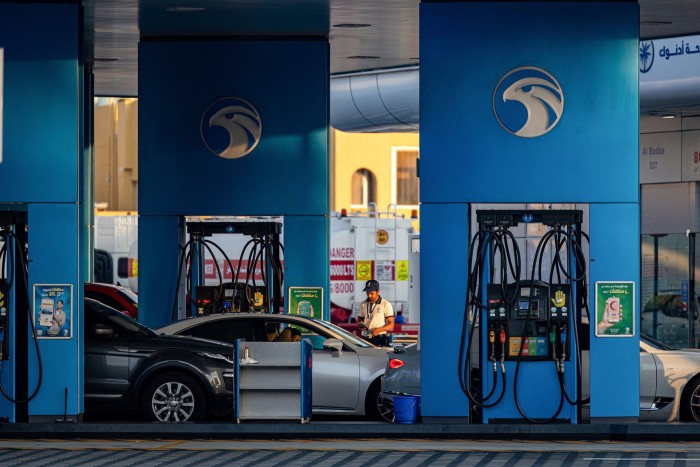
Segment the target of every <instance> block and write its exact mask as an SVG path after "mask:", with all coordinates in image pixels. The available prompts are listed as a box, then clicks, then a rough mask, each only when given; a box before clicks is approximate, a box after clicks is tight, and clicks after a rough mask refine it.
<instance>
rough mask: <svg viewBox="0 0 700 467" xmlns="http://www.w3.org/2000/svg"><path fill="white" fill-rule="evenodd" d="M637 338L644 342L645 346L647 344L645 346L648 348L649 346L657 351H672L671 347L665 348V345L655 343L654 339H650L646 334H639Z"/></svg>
mask: <svg viewBox="0 0 700 467" xmlns="http://www.w3.org/2000/svg"><path fill="white" fill-rule="evenodd" d="M639 338H640V339H641V340H642V341H644V343H645V344H647V345H649V346H651V347H654V348H655V349H657V350H672V349H671V347H669V346H667V345H666V344H663V343H661V342H659V341H657V340H656V339H654V338H653V337H651V336H649V335H647V334H644V333H641V334H640V335H639Z"/></svg>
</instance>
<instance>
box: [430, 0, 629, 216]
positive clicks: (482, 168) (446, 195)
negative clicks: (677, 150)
mask: <svg viewBox="0 0 700 467" xmlns="http://www.w3.org/2000/svg"><path fill="white" fill-rule="evenodd" d="M420 25H421V32H420V34H421V50H420V56H421V81H420V88H421V91H420V98H421V103H420V112H421V117H420V120H421V146H422V147H421V153H422V154H423V155H424V156H426V157H423V158H422V159H421V202H422V203H425V202H455V201H463V202H554V201H556V202H604V201H611V200H612V201H617V202H635V201H636V200H637V198H638V191H639V186H638V171H637V170H636V167H637V164H638V161H637V159H638V154H637V144H638V143H637V141H638V135H639V131H638V112H639V100H638V56H637V55H638V27H639V13H638V5H637V4H636V2H610V3H607V2H606V3H602V2H601V3H591V2H542V3H538V2H493V3H489V2H459V3H458V2H455V3H427V4H426V3H423V4H421V22H420ZM455 57H462V59H457V60H455ZM525 66H532V67H539V68H542V69H544V70H546V71H547V72H549V73H550V74H551V75H552V76H554V77H555V78H556V80H557V81H558V82H559V84H560V86H561V88H562V91H563V95H564V99H563V100H564V107H563V113H562V115H561V118H560V120H559V122H558V124H557V125H556V126H554V128H553V129H552V130H551V131H549V132H548V133H546V134H544V135H543V136H540V137H530V138H523V137H518V136H515V135H513V134H511V133H509V132H507V131H506V130H504V129H503V128H502V127H501V125H500V124H499V122H498V120H497V119H496V118H495V115H494V110H493V106H494V90H495V89H496V88H497V85H498V84H499V80H501V78H502V77H504V75H506V74H507V73H508V72H510V71H511V70H514V69H516V68H518V67H525ZM495 101H496V102H497V103H499V104H500V103H502V94H501V93H500V92H499V94H498V95H497V96H496V97H495ZM511 104H512V105H514V106H515V107H516V108H518V107H519V106H520V105H519V104H518V103H515V102H511ZM521 118H523V117H522V116H521ZM446 168H449V170H445V169H446Z"/></svg>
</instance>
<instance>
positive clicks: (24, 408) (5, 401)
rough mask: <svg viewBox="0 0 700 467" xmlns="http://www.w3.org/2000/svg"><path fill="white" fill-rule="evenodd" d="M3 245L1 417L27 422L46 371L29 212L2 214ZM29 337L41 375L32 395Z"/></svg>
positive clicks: (0, 261)
mask: <svg viewBox="0 0 700 467" xmlns="http://www.w3.org/2000/svg"><path fill="white" fill-rule="evenodd" d="M0 243H1V245H0V393H1V394H2V397H0V417H1V418H2V419H3V420H6V421H12V422H27V421H28V419H29V405H28V404H29V401H31V400H32V399H34V397H35V396H36V395H37V393H38V392H39V389H40V387H41V383H42V375H43V368H42V364H41V352H40V351H39V344H38V340H37V336H36V335H35V334H34V327H33V326H31V310H30V307H29V282H28V265H27V249H26V247H27V215H26V212H21V211H5V212H0ZM30 330H31V331H30ZM30 336H31V337H32V341H33V344H34V345H33V347H34V350H35V355H36V357H37V359H38V371H39V374H38V379H37V382H36V386H35V387H34V388H32V391H31V394H30V389H29V382H28V381H29V374H28V372H29V355H30V351H29V348H30V347H29V341H30V339H29V338H30ZM32 353H34V352H32Z"/></svg>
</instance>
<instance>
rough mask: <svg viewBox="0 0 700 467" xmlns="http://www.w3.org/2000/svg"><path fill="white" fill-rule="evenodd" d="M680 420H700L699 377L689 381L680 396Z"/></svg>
mask: <svg viewBox="0 0 700 467" xmlns="http://www.w3.org/2000/svg"><path fill="white" fill-rule="evenodd" d="M680 412H681V420H682V421H687V422H700V378H695V379H693V380H692V381H690V382H689V383H688V384H687V385H686V387H685V390H684V391H683V396H682V397H681V407H680Z"/></svg>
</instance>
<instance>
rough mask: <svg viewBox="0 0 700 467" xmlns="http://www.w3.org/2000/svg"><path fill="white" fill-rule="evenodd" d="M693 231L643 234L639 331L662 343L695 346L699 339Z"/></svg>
mask: <svg viewBox="0 0 700 467" xmlns="http://www.w3.org/2000/svg"><path fill="white" fill-rule="evenodd" d="M695 241H696V235H695V234H694V233H688V234H664V235H642V252H641V255H642V258H641V264H642V274H641V277H642V285H641V303H642V310H641V318H642V325H641V327H642V332H643V333H645V334H648V335H649V336H651V337H654V338H655V339H658V340H659V341H661V342H663V343H664V344H666V345H668V346H670V347H672V348H676V349H680V348H688V347H690V348H697V347H698V343H699V339H700V323H699V322H698V294H697V293H696V292H695V274H696V271H695V268H696V264H698V258H697V251H698V249H697V248H696V244H695Z"/></svg>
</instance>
